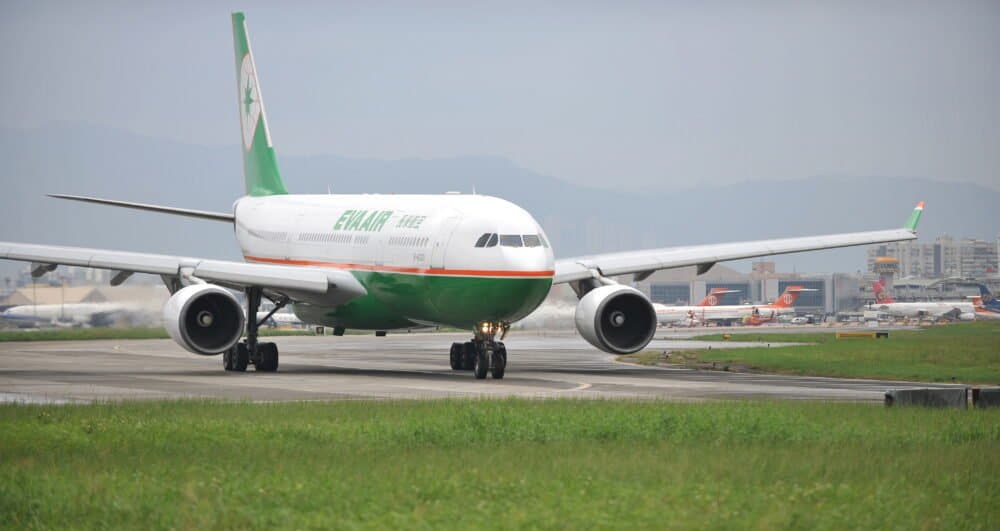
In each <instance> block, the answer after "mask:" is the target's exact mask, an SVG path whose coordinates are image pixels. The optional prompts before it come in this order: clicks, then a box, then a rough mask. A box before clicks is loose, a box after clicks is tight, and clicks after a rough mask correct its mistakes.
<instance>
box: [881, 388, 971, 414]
mask: <svg viewBox="0 0 1000 531" xmlns="http://www.w3.org/2000/svg"><path fill="white" fill-rule="evenodd" d="M968 403H969V389H968V388H966V387H958V388H956V387H952V388H947V389H927V388H912V389H890V390H888V391H886V392H885V405H886V406H920V407H955V408H959V409H965V408H967V407H969V406H968Z"/></svg>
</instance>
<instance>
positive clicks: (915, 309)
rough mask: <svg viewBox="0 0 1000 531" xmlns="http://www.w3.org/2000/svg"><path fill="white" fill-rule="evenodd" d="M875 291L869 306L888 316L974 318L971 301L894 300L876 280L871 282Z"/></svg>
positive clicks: (963, 319)
mask: <svg viewBox="0 0 1000 531" xmlns="http://www.w3.org/2000/svg"><path fill="white" fill-rule="evenodd" d="M872 291H874V292H875V303H874V304H872V306H871V308H872V309H873V310H877V311H879V312H882V313H883V314H885V315H888V316H890V317H903V318H907V319H927V318H931V319H957V320H960V321H972V320H975V318H976V310H975V307H974V305H973V303H971V302H966V301H921V302H896V301H895V300H894V299H893V298H892V297H891V296H890V295H889V294H888V293H886V291H885V286H883V285H882V283H881V282H879V281H878V280H876V281H874V282H872Z"/></svg>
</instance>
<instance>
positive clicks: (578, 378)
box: [0, 332, 926, 403]
mask: <svg viewBox="0 0 1000 531" xmlns="http://www.w3.org/2000/svg"><path fill="white" fill-rule="evenodd" d="M466 339H467V338H466V334H430V333H414V334H405V333H404V334H395V335H393V334H390V335H389V336H387V337H374V336H371V335H365V336H360V335H358V336H352V335H347V336H343V337H331V336H326V337H322V336H301V337H279V338H274V341H275V342H276V343H277V344H278V346H279V348H280V351H281V365H280V368H279V372H277V373H272V374H264V373H255V372H254V371H253V370H252V369H250V370H248V371H247V372H246V373H228V372H225V371H223V370H222V361H221V357H220V356H211V357H203V356H196V355H194V354H189V353H187V352H185V351H184V350H182V349H181V348H180V347H178V346H177V345H175V344H174V343H173V342H171V341H169V340H143V341H59V342H38V343H29V342H24V343H0V402H11V401H17V402H36V403H37V402H90V401H95V400H128V399H177V398H222V399H239V400H254V401H283V400H331V399H408V398H445V397H510V396H517V397H539V398H544V397H573V398H640V399H669V400H712V399H746V398H757V399H821V400H853V401H881V400H882V398H883V394H884V392H885V391H886V390H887V389H890V388H894V387H904V386H905V384H902V383H900V382H882V381H873V380H847V379H836V378H816V377H796V376H776V375H764V374H747V373H742V374H741V373H729V372H722V371H702V370H691V369H680V368H654V367H639V366H635V365H630V364H624V363H619V362H616V361H615V359H614V356H611V355H608V354H605V353H602V352H600V351H598V350H596V349H594V348H593V347H590V346H589V345H588V344H586V343H585V342H584V341H583V340H582V339H580V338H579V337H577V336H576V335H573V334H571V333H560V334H553V335H541V334H538V333H527V332H523V333H519V334H516V335H513V336H512V337H509V338H508V339H507V340H506V345H507V350H508V353H509V362H508V367H507V375H506V377H505V378H504V379H503V380H493V379H487V380H475V379H474V378H473V376H472V374H471V372H456V371H452V370H451V369H450V368H449V366H448V348H449V346H450V345H451V343H452V342H453V341H464V340H466ZM692 343H694V342H692V341H689V340H684V339H662V338H661V339H655V340H654V341H653V342H652V343H650V345H649V347H647V348H649V349H655V350H677V349H683V348H691V346H692ZM709 344H710V345H712V346H713V348H739V347H740V344H739V343H728V342H727V343H705V342H697V343H696V345H697V346H707V345H709ZM751 345H752V344H748V345H747V346H751ZM775 346H776V345H775ZM921 385H926V384H921Z"/></svg>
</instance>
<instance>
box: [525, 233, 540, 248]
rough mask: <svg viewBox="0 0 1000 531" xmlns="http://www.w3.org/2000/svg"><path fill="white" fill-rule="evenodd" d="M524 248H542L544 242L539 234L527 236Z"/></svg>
mask: <svg viewBox="0 0 1000 531" xmlns="http://www.w3.org/2000/svg"><path fill="white" fill-rule="evenodd" d="M523 237H524V246H525V247H541V246H542V240H541V239H540V238H539V237H538V235H537V234H525V235H524V236H523Z"/></svg>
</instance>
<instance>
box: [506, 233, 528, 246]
mask: <svg viewBox="0 0 1000 531" xmlns="http://www.w3.org/2000/svg"><path fill="white" fill-rule="evenodd" d="M500 246H502V247H523V246H524V244H523V242H522V241H521V235H520V234H501V235H500Z"/></svg>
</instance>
